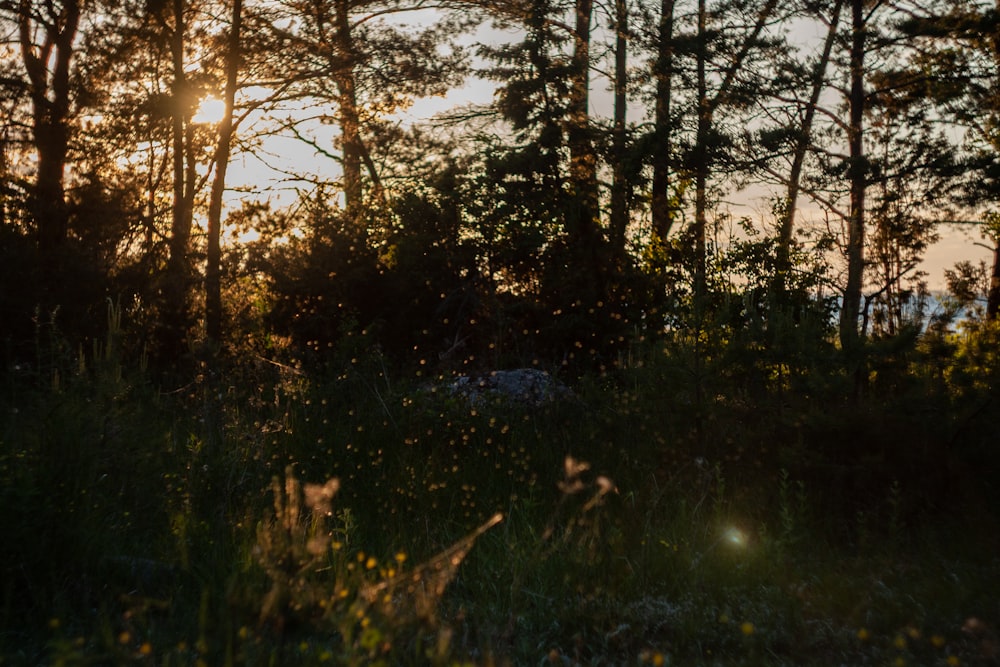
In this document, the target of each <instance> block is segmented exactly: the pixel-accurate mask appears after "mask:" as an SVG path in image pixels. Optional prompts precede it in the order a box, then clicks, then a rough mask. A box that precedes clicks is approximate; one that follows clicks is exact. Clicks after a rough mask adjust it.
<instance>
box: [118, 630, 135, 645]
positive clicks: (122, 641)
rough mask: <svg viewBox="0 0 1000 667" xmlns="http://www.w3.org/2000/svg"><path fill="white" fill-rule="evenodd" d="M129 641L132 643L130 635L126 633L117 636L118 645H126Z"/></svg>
mask: <svg viewBox="0 0 1000 667" xmlns="http://www.w3.org/2000/svg"><path fill="white" fill-rule="evenodd" d="M130 641H132V635H130V634H129V633H128V632H127V631H124V632H122V633H121V634H120V635H118V643H119V644H128V643H129V642H130Z"/></svg>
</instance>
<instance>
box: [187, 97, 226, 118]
mask: <svg viewBox="0 0 1000 667" xmlns="http://www.w3.org/2000/svg"><path fill="white" fill-rule="evenodd" d="M225 113H226V103H225V102H223V101H222V100H220V99H219V98H218V97H206V98H205V99H203V100H202V101H201V104H199V105H198V111H196V112H195V114H194V117H193V118H192V119H191V120H192V122H195V123H206V124H211V123H218V122H219V121H221V120H222V116H223V115H224V114H225Z"/></svg>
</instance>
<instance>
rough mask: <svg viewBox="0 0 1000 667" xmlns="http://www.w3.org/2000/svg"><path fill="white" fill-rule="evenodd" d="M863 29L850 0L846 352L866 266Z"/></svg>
mask: <svg viewBox="0 0 1000 667" xmlns="http://www.w3.org/2000/svg"><path fill="white" fill-rule="evenodd" d="M865 28H866V26H865V17H864V0H851V51H850V70H851V71H850V76H851V89H850V100H849V102H850V123H849V125H848V137H847V141H848V150H849V153H850V181H851V183H850V185H851V202H850V212H849V214H848V215H849V219H848V221H847V286H846V287H845V289H844V301H843V305H842V308H841V311H840V344H841V347H842V348H843V349H844V350H845V351H846V352H848V353H849V354H853V352H854V351H855V350H856V348H857V346H858V343H859V334H858V317H859V315H860V311H861V291H862V288H863V286H864V268H865V258H864V248H865V187H866V179H867V172H868V169H867V164H866V160H865V154H864V143H863V139H864V125H863V121H864V107H865V90H864V52H865Z"/></svg>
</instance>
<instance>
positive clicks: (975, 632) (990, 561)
mask: <svg viewBox="0 0 1000 667" xmlns="http://www.w3.org/2000/svg"><path fill="white" fill-rule="evenodd" d="M121 327H122V325H121V320H120V313H119V312H118V310H117V309H116V308H115V307H111V308H110V309H109V323H108V329H109V335H108V338H107V339H106V340H104V341H101V342H100V343H99V344H97V345H95V346H94V347H93V349H89V350H77V351H70V350H66V349H62V348H60V349H56V347H55V346H53V348H52V351H51V354H47V355H40V357H39V358H44V359H46V360H47V361H46V366H44V367H35V368H21V367H18V368H13V367H11V368H8V369H7V371H6V373H5V376H4V388H3V394H2V398H0V401H2V405H0V409H2V414H3V417H2V422H0V501H2V502H0V504H2V507H3V509H4V511H3V513H2V514H0V537H2V539H0V568H2V573H0V574H2V577H0V581H2V584H0V587H2V588H0V596H2V597H0V662H2V663H3V664H60V665H69V664H133V663H134V664H162V665H171V664H174V665H175V664H204V665H263V664H268V665H271V664H286V665H310V664H348V665H350V664H355V665H361V664H364V665H369V664H420V665H423V664H432V665H436V664H440V665H452V664H475V665H494V664H499V665H505V664H512V665H537V664H584V665H622V664H652V665H664V664H684V665H699V664H706V665H708V664H727V665H729V664H747V665H760V664H775V665H778V664H788V665H804V664H816V665H826V664H914V665H918V664H919V665H957V664H991V663H995V662H996V660H997V656H998V653H997V651H998V646H1000V643H998V642H1000V639H998V635H997V623H998V621H1000V606H998V605H1000V603H998V600H1000V584H998V582H1000V561H998V560H997V558H996V553H997V551H996V537H995V536H996V534H997V532H996V524H995V520H996V519H995V516H996V513H995V512H996V509H997V497H996V490H995V488H994V487H993V486H992V482H991V480H992V479H993V478H995V474H994V475H992V477H991V473H990V471H991V470H992V471H995V469H996V468H995V464H996V453H995V452H994V451H993V450H992V449H991V447H990V446H989V443H991V442H992V440H991V437H992V434H993V432H994V431H995V423H996V419H997V417H998V416H1000V414H998V406H997V404H996V397H995V389H994V388H995V387H996V386H997V384H996V383H995V382H994V380H995V379H996V378H995V373H996V367H995V365H993V364H992V362H991V359H992V357H991V356H990V355H991V354H993V353H992V352H990V351H989V350H990V349H995V348H989V347H988V345H987V344H986V343H984V341H986V342H989V340H992V339H991V338H990V337H991V336H995V333H994V332H992V331H989V330H984V331H981V332H978V333H977V332H974V331H973V332H970V331H966V332H964V333H961V334H959V335H955V336H952V337H951V338H948V339H947V340H941V341H937V342H935V341H933V340H930V339H929V338H926V337H925V338H924V339H921V341H920V343H919V344H917V345H913V346H911V347H909V348H907V349H905V350H889V351H886V352H884V354H883V356H881V357H876V356H873V357H872V358H871V359H870V360H869V361H870V364H869V368H870V369H871V372H870V376H869V378H868V383H867V391H868V392H869V394H868V395H867V397H866V400H865V401H864V402H863V403H858V402H855V401H852V400H851V399H850V398H849V396H850V393H851V387H852V382H853V378H850V377H846V376H841V375H838V372H837V371H836V370H834V369H833V367H832V366H831V365H826V364H828V362H827V361H824V360H822V359H820V360H819V361H815V360H814V362H815V363H812V364H811V365H810V364H806V363H805V362H802V363H801V364H799V365H794V366H793V365H788V364H784V365H782V364H780V363H778V361H776V360H774V359H771V358H768V357H760V356H757V355H755V353H754V351H753V349H751V348H749V347H748V348H743V349H742V350H741V349H739V348H733V347H730V348H727V349H726V352H725V354H715V355H712V354H708V353H706V352H705V351H704V350H703V349H700V348H697V346H694V345H693V344H692V343H691V342H690V341H687V340H685V339H684V338H683V337H681V336H678V338H677V339H676V340H674V341H672V342H671V344H670V345H667V346H664V345H663V344H662V343H658V344H656V345H653V344H648V345H647V346H645V347H643V348H641V349H636V350H634V351H633V354H632V355H631V356H630V358H629V360H628V363H627V364H624V365H623V366H622V367H620V368H619V370H617V371H615V372H614V373H605V374H597V375H589V376H586V377H584V378H582V379H581V380H580V381H579V382H576V383H575V384H574V392H575V393H574V395H573V397H572V398H567V399H564V400H560V401H555V402H551V403H546V404H543V405H540V406H533V407H529V406H524V405H519V404H514V403H511V402H507V401H504V400H502V399H497V400H496V401H493V402H491V401H483V402H479V403H475V404H473V403H470V402H469V401H468V400H467V399H465V398H463V397H459V396H455V395H452V394H451V393H449V392H448V391H446V390H445V389H444V388H443V387H444V386H445V384H444V383H443V382H442V383H438V384H435V383H434V382H428V380H427V378H426V377H423V376H421V377H415V376H414V377H408V376H406V375H405V374H402V373H398V374H397V375H396V376H393V373H394V372H395V371H390V370H389V368H388V364H386V363H385V362H384V360H382V359H381V357H380V356H379V355H378V354H377V353H376V352H374V351H372V352H369V353H368V354H365V355H357V354H354V355H352V357H351V358H349V359H345V360H343V363H341V364H339V366H337V365H336V364H332V363H331V364H329V367H331V368H332V367H338V368H339V370H338V371H337V372H336V373H334V374H330V373H313V374H311V373H308V372H306V371H304V370H302V369H301V368H296V367H293V366H287V365H282V364H279V363H275V362H269V361H264V360H260V359H256V360H253V361H242V362H239V363H237V362H235V361H229V362H226V363H225V364H224V365H221V366H220V365H219V364H218V363H216V362H213V363H210V364H209V363H206V364H205V366H204V368H203V369H202V372H200V373H199V374H197V376H196V377H195V378H194V379H193V380H188V381H186V382H184V383H183V384H181V383H177V384H173V385H170V384H167V382H166V381H164V380H161V379H158V380H156V381H155V382H154V380H153V379H152V377H153V376H152V374H151V373H150V372H149V371H148V370H147V369H146V368H145V365H144V362H143V360H142V359H141V358H124V353H123V352H122V350H123V349H124V348H123V347H122V346H121V344H120V340H119V339H120V337H121V336H122V331H121ZM48 333H51V332H48ZM47 335H48V334H47ZM50 338H52V339H53V340H55V339H57V337H55V336H53V337H50ZM46 340H49V338H46ZM942 345H947V346H951V353H950V354H949V356H948V357H947V358H945V357H943V356H942V354H941V346H942ZM873 354H874V353H873ZM890 356H892V358H889V357H890ZM737 368H741V369H743V370H741V371H736V370H734V369H737ZM747 369H751V370H747ZM751 371H752V372H751ZM747 378H752V379H753V381H752V382H748V381H746V380H747ZM435 386H436V387H437V389H435ZM886 387H888V389H886Z"/></svg>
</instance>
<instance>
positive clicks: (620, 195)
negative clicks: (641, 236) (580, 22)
mask: <svg viewBox="0 0 1000 667" xmlns="http://www.w3.org/2000/svg"><path fill="white" fill-rule="evenodd" d="M615 35H616V37H615V109H614V126H613V128H612V134H611V154H612V159H613V160H614V163H613V164H612V165H611V170H612V181H611V216H610V228H611V229H610V236H611V252H612V255H613V256H614V258H615V261H616V262H618V263H622V262H624V259H625V234H626V230H627V228H628V219H629V199H630V198H629V183H628V178H627V176H626V174H625V151H626V148H627V146H626V134H625V130H626V125H625V123H626V119H627V106H628V94H627V91H628V5H627V4H626V0H615Z"/></svg>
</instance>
